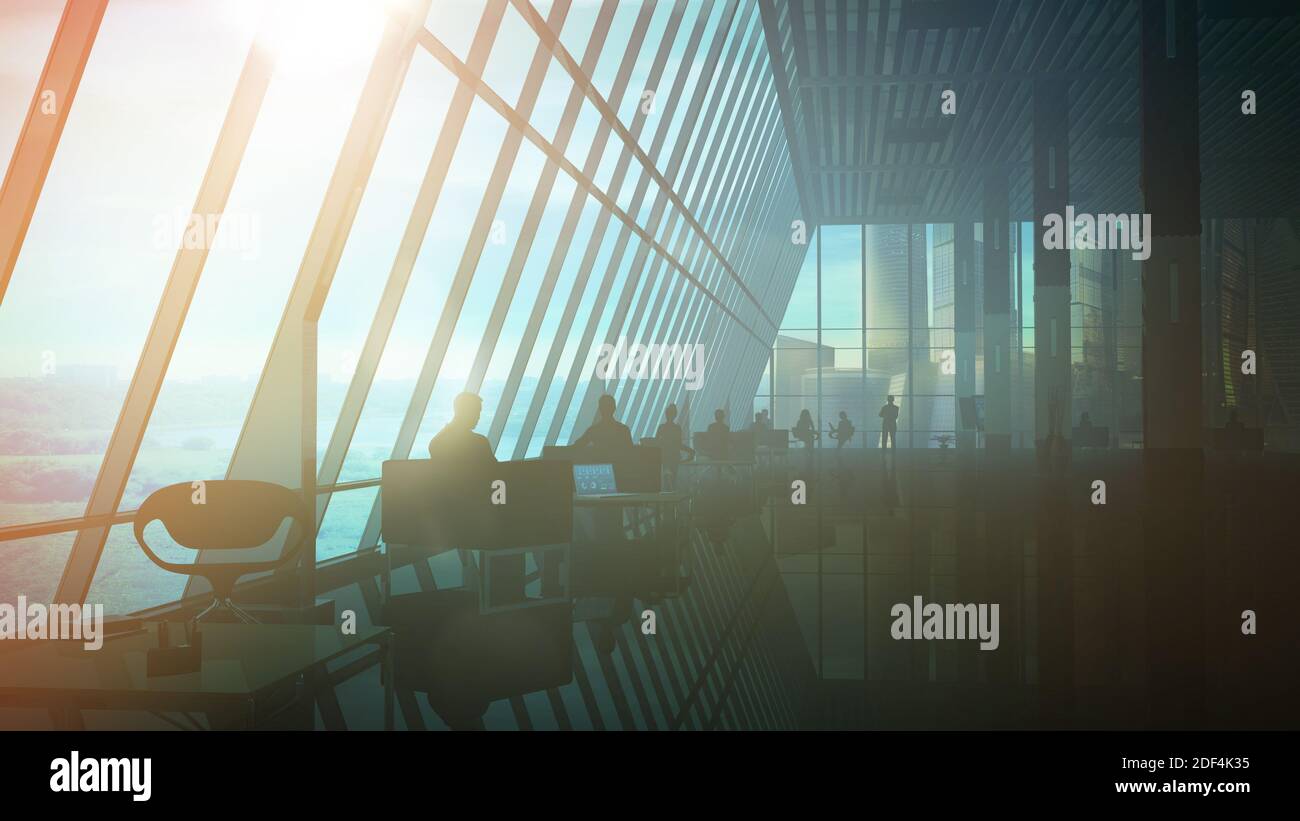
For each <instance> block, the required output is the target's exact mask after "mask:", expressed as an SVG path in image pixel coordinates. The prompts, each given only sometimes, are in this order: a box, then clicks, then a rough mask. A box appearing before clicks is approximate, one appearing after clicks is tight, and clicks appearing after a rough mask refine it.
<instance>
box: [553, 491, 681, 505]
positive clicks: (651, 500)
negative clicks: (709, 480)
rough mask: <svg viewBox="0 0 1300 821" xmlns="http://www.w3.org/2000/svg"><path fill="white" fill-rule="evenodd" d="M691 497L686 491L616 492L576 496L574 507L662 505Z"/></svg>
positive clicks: (673, 503) (678, 502) (679, 501)
mask: <svg viewBox="0 0 1300 821" xmlns="http://www.w3.org/2000/svg"><path fill="white" fill-rule="evenodd" d="M689 498H690V497H689V496H687V495H686V494H685V493H615V494H596V495H593V496H574V497H573V506H574V507H656V508H657V507H660V506H666V505H675V504H680V503H681V502H684V501H686V500H687V499H689Z"/></svg>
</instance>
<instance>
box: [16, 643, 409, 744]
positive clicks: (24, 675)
mask: <svg viewBox="0 0 1300 821" xmlns="http://www.w3.org/2000/svg"><path fill="white" fill-rule="evenodd" d="M157 630H158V624H157V623H156V622H153V623H148V624H146V626H145V627H144V629H142V630H140V631H138V632H135V633H127V634H123V635H120V636H117V637H114V638H106V639H105V640H104V645H103V646H102V647H101V648H100V649H98V650H87V649H85V648H84V647H83V644H82V642H80V641H32V642H29V644H30V646H24V647H17V648H14V649H13V650H11V651H9V652H6V653H3V654H0V704H4V705H5V706H13V707H42V708H49V709H50V710H52V711H55V712H56V714H61V715H62V716H63V719H64V721H65V722H66V724H69V725H71V726H65V727H61V728H60V729H80V726H79V725H80V723H81V719H80V711H81V710H141V711H146V712H168V711H177V712H205V713H209V715H210V717H215V716H223V717H224V716H227V715H228V714H230V715H234V716H235V717H236V718H237V719H238V723H239V724H240V725H241V726H243V727H247V728H251V727H254V726H256V725H257V723H258V722H259V721H261V720H264V719H265V718H266V717H267V713H268V707H269V705H268V700H269V698H270V696H271V695H272V694H273V693H274V692H275V691H277V690H279V689H280V688H281V687H283V686H285V685H287V684H291V683H292V682H294V681H296V680H297V678H298V676H300V675H305V676H307V678H308V679H309V681H308V685H309V687H312V686H313V685H315V684H317V683H319V684H320V685H321V686H324V687H330V688H331V693H332V686H333V682H331V681H328V674H327V671H326V669H325V665H326V664H327V663H328V662H330V661H333V660H334V659H337V658H339V657H340V656H343V655H344V654H346V653H349V652H351V651H353V650H356V649H358V648H360V647H364V646H367V645H376V646H378V647H379V648H380V651H381V652H382V654H383V655H382V656H381V659H382V665H383V678H384V728H385V729H392V728H393V690H392V682H393V676H392V675H391V669H390V668H391V660H390V659H391V657H390V652H391V648H390V633H389V630H388V628H386V627H366V628H362V627H358V628H357V633H356V635H353V636H347V635H343V633H342V632H341V631H340V630H339V628H338V627H337V626H330V627H322V626H318V625H308V624H220V623H213V624H203V625H202V626H201V627H200V631H201V632H202V634H203V666H202V669H201V670H199V671H198V672H195V673H182V674H180V675H174V676H147V675H145V658H146V653H147V652H148V650H149V649H150V648H152V647H157V646H158V637H157ZM171 633H172V635H173V636H175V637H176V638H177V639H179V636H180V633H181V631H180V630H179V624H175V625H173V627H172V631H171ZM312 692H313V695H315V691H314V690H313V691H312ZM321 712H322V715H325V713H326V711H325V709H322V711H321ZM327 720H328V719H327Z"/></svg>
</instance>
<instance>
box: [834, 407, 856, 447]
mask: <svg viewBox="0 0 1300 821" xmlns="http://www.w3.org/2000/svg"><path fill="white" fill-rule="evenodd" d="M855 430H857V429H856V428H854V427H853V423H852V422H850V421H849V415H848V413H847V412H845V411H840V423H839V424H838V425H836V426H835V427H833V428H831V429H830V431H828V432H827V434H826V435H827V436H829V437H830V438H832V439H834V440H835V449H836V450H839V449H840V448H842V447H844V446H845V445H847V444H848V443H849V440H850V439H852V438H853V433H854V431H855Z"/></svg>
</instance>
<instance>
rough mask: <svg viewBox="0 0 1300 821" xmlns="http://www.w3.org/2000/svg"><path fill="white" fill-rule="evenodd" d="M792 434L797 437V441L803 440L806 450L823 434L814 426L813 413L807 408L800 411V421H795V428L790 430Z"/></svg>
mask: <svg viewBox="0 0 1300 821" xmlns="http://www.w3.org/2000/svg"><path fill="white" fill-rule="evenodd" d="M790 435H791V436H793V437H794V438H795V441H797V442H803V446H804V449H805V450H810V449H811V448H812V446H813V442H814V441H816V440H818V439H820V438H821V434H820V433H818V432H817V428H816V427H814V426H813V421H812V414H811V413H809V412H808V411H807V410H803V411H801V412H800V413H799V421H798V422H796V423H795V425H794V429H793V430H791V431H790Z"/></svg>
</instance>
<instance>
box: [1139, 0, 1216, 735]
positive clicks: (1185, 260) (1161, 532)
mask: <svg viewBox="0 0 1300 821" xmlns="http://www.w3.org/2000/svg"><path fill="white" fill-rule="evenodd" d="M1141 40H1142V45H1141V48H1140V49H1139V53H1140V55H1141V56H1140V63H1139V65H1140V71H1141V102H1142V202H1143V211H1144V212H1145V213H1148V214H1150V215H1151V233H1152V236H1151V237H1149V238H1148V242H1149V243H1150V249H1149V250H1150V252H1151V256H1150V258H1148V259H1147V260H1146V261H1145V262H1144V263H1143V265H1142V299H1143V310H1142V377H1143V379H1142V414H1143V420H1142V429H1143V439H1144V447H1145V451H1144V453H1143V466H1144V484H1145V494H1146V499H1145V509H1146V515H1145V517H1144V525H1145V539H1144V544H1145V570H1146V593H1147V660H1148V692H1149V699H1150V700H1149V708H1148V709H1149V717H1150V720H1151V723H1152V725H1153V726H1157V727H1190V726H1198V725H1200V724H1201V723H1202V721H1203V718H1204V714H1205V669H1204V647H1203V645H1204V636H1205V626H1204V595H1203V592H1202V590H1201V587H1202V583H1203V578H1204V555H1203V550H1202V547H1203V536H1202V532H1201V531H1202V525H1201V519H1200V516H1199V511H1200V509H1201V507H1202V498H1201V497H1202V488H1203V479H1202V475H1203V469H1202V455H1201V287H1200V286H1201V213H1200V206H1201V190H1200V162H1199V160H1200V139H1199V134H1198V123H1199V111H1198V105H1197V102H1198V75H1197V57H1198V54H1197V29H1196V3H1195V2H1193V0H1173V2H1165V0H1143V2H1142V10H1141Z"/></svg>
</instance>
